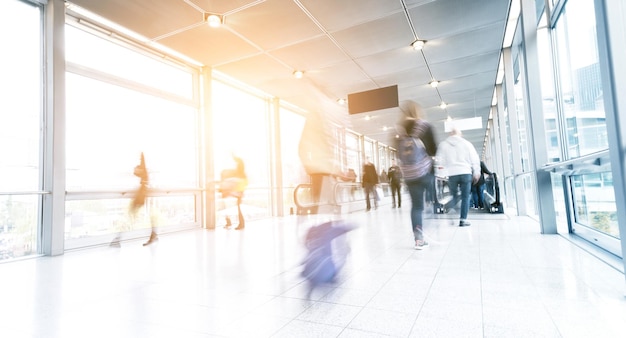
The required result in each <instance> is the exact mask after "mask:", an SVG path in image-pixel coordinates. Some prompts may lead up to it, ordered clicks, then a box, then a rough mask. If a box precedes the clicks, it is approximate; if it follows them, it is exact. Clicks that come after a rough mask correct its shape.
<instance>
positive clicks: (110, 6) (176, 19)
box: [71, 0, 203, 39]
mask: <svg viewBox="0 0 626 338" xmlns="http://www.w3.org/2000/svg"><path fill="white" fill-rule="evenodd" d="M71 2H72V3H74V4H76V5H78V6H80V7H82V8H85V9H87V10H89V11H91V12H94V13H96V14H98V15H100V16H102V17H103V18H105V19H108V20H111V21H113V22H115V23H117V24H119V25H121V26H123V27H126V28H128V29H130V30H132V31H134V32H137V33H139V34H141V35H143V36H145V37H147V38H149V39H154V38H156V37H159V36H162V35H165V34H168V33H171V32H173V31H177V30H180V29H184V28H185V27H189V26H192V25H195V24H198V23H202V20H203V14H202V12H200V11H198V10H197V9H195V8H194V7H192V6H190V5H188V4H186V3H185V2H184V1H183V0H175V1H172V0H170V1H153V0H132V1H128V0H106V1H93V0H75V1H71Z"/></svg>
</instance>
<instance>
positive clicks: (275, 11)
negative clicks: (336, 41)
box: [224, 0, 323, 50]
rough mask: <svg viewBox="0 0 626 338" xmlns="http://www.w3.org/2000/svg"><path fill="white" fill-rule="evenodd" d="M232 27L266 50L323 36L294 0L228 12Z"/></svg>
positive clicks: (228, 19) (282, 0)
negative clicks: (230, 13)
mask: <svg viewBox="0 0 626 338" xmlns="http://www.w3.org/2000/svg"><path fill="white" fill-rule="evenodd" d="M224 21H225V23H226V24H227V25H228V27H230V28H231V29H232V30H234V31H236V32H238V33H239V34H241V35H242V36H244V37H248V39H249V40H250V41H251V42H252V43H254V44H255V45H257V46H259V47H261V48H262V49H265V50H271V49H275V48H278V47H282V46H288V45H292V44H294V42H298V41H304V40H308V39H311V38H313V37H315V36H319V35H322V34H323V32H322V30H321V29H320V28H319V27H318V26H317V25H316V24H315V23H314V22H313V21H312V20H311V19H310V18H309V17H308V16H307V15H306V14H305V13H304V12H302V11H301V10H300V8H299V7H298V6H297V5H296V4H295V3H294V2H293V1H285V0H267V1H264V2H261V3H259V4H257V5H255V6H252V7H249V8H246V9H243V10H241V11H239V12H236V13H233V14H232V15H228V16H227V17H226V18H225V19H224Z"/></svg>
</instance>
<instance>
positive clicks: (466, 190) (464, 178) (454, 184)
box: [446, 174, 472, 220]
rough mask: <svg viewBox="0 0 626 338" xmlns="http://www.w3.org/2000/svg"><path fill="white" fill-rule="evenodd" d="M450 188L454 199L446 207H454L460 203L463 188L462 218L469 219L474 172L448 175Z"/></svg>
mask: <svg viewBox="0 0 626 338" xmlns="http://www.w3.org/2000/svg"><path fill="white" fill-rule="evenodd" d="M448 188H450V194H451V195H452V200H451V201H450V202H448V203H447V204H446V209H450V208H454V207H455V206H456V205H457V204H459V194H458V191H459V189H460V190H461V219H462V220H466V219H467V212H468V210H469V199H470V190H471V189H472V174H463V175H454V176H450V177H448Z"/></svg>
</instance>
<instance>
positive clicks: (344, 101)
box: [337, 99, 346, 106]
mask: <svg viewBox="0 0 626 338" xmlns="http://www.w3.org/2000/svg"><path fill="white" fill-rule="evenodd" d="M337 103H339V104H340V105H342V106H343V105H344V104H346V99H337Z"/></svg>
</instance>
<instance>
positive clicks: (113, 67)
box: [65, 21, 200, 248]
mask: <svg viewBox="0 0 626 338" xmlns="http://www.w3.org/2000/svg"><path fill="white" fill-rule="evenodd" d="M69 22H70V23H68V24H67V25H66V29H65V31H66V59H67V60H66V64H67V66H66V67H67V74H66V79H65V81H66V83H65V84H66V112H65V116H66V135H65V141H66V143H65V152H66V163H65V165H66V190H67V203H66V206H65V211H66V213H65V239H66V245H65V247H66V248H75V247H82V246H86V245H91V244H98V243H101V242H102V241H103V240H104V239H103V237H104V238H106V236H109V237H110V236H112V234H113V233H120V232H121V233H126V235H125V236H123V237H124V238H134V237H139V236H143V235H145V233H146V231H147V230H148V229H150V228H151V227H158V228H159V229H160V231H161V232H163V231H168V230H174V229H180V228H183V227H193V226H199V214H200V213H199V209H198V208H197V205H198V201H199V196H200V195H199V192H200V183H199V177H200V175H199V163H200V161H199V157H198V154H199V143H198V140H199V135H200V134H199V129H198V126H199V122H198V117H199V109H198V104H197V102H195V101H193V100H191V99H190V98H192V97H194V96H195V95H194V93H193V88H194V73H193V71H192V70H191V69H189V68H186V67H183V66H182V65H177V64H173V63H167V62H163V61H157V60H156V57H152V56H151V55H150V54H149V53H146V52H145V51H141V52H140V51H138V50H135V49H133V48H132V47H131V46H123V45H122V44H120V43H119V42H117V43H114V42H112V41H111V40H110V39H108V38H107V37H106V36H101V35H100V34H101V33H99V32H95V31H91V30H89V29H88V28H85V27H82V26H78V25H77V26H74V23H72V21H69ZM105 56H106V57H105ZM156 79H158V81H157V80H156ZM142 154H143V155H144V158H145V163H146V166H147V168H148V173H149V188H150V190H149V191H150V192H149V198H148V200H147V202H146V204H145V205H144V206H142V207H141V208H140V210H139V211H138V213H137V214H136V215H134V214H131V213H129V209H128V206H129V203H130V201H131V199H132V198H133V196H134V192H135V191H136V189H137V188H138V187H139V178H138V177H136V176H134V174H133V169H134V167H135V166H136V165H138V164H139V162H140V158H141V155H142Z"/></svg>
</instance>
